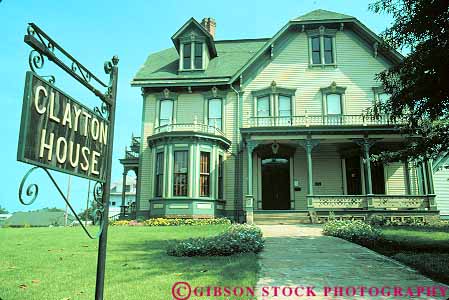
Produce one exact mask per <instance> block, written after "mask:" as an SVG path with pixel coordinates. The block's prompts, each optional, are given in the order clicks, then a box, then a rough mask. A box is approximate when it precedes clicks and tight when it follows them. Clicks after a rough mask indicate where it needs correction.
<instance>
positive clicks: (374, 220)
mask: <svg viewBox="0 0 449 300" xmlns="http://www.w3.org/2000/svg"><path fill="white" fill-rule="evenodd" d="M386 223H387V219H386V218H385V217H384V216H382V215H372V216H371V217H370V218H369V219H368V224H370V225H372V226H384V225H385V224H386Z"/></svg>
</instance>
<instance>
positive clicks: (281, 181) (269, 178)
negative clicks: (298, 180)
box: [262, 159, 290, 210]
mask: <svg viewBox="0 0 449 300" xmlns="http://www.w3.org/2000/svg"><path fill="white" fill-rule="evenodd" d="M262 208H263V209H267V210H285V209H290V162H289V160H288V159H274V160H273V159H264V160H263V161H262Z"/></svg>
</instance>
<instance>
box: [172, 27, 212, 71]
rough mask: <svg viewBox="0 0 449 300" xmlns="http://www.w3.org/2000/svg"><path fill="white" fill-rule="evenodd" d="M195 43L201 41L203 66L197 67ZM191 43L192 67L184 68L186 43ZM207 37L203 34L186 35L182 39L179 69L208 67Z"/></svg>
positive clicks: (202, 68)
mask: <svg viewBox="0 0 449 300" xmlns="http://www.w3.org/2000/svg"><path fill="white" fill-rule="evenodd" d="M195 43H201V44H202V47H201V51H202V53H201V57H202V59H201V68H200V69H197V68H195ZM185 44H190V69H185V68H184V45H185ZM206 52H207V49H206V39H205V38H204V37H201V36H195V35H194V36H191V35H188V36H185V37H183V38H181V39H180V46H179V66H178V71H186V72H189V71H204V70H205V69H206Z"/></svg>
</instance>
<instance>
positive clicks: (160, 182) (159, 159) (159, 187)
mask: <svg viewBox="0 0 449 300" xmlns="http://www.w3.org/2000/svg"><path fill="white" fill-rule="evenodd" d="M155 181H156V185H155V196H156V197H162V191H163V186H164V153H163V152H158V153H157V154H156V174H155Z"/></svg>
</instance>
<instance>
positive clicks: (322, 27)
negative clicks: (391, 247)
mask: <svg viewBox="0 0 449 300" xmlns="http://www.w3.org/2000/svg"><path fill="white" fill-rule="evenodd" d="M249 26H250V25H249ZM215 28H216V22H215V20H214V19H212V18H205V19H203V20H202V22H201V23H199V22H198V21H196V20H195V19H194V18H191V19H190V20H188V21H187V22H186V23H185V24H184V25H183V26H182V27H181V28H180V29H179V30H178V31H177V32H176V33H174V34H173V36H172V37H171V39H172V41H173V44H174V47H172V48H170V49H165V50H162V51H160V52H157V53H153V54H150V55H149V57H148V58H147V60H146V61H145V63H144V65H143V66H142V67H141V69H140V70H138V72H137V74H136V75H135V77H134V79H133V80H132V82H131V85H132V86H134V87H139V88H141V91H142V132H141V139H140V140H139V146H138V151H137V152H138V154H137V155H134V156H133V155H131V156H129V157H127V158H125V159H124V160H122V163H123V164H124V165H125V168H126V170H131V169H132V170H136V172H137V174H138V187H137V194H138V195H137V201H136V208H135V209H136V212H137V215H138V216H143V217H146V218H148V217H159V216H162V217H188V218H192V217H193V218H208V217H217V216H227V217H230V218H233V219H234V220H236V221H240V222H243V221H246V222H256V223H263V222H280V223H287V222H300V221H303V222H310V221H311V222H314V221H319V220H322V219H326V218H328V217H329V214H333V215H335V216H336V217H337V218H360V219H364V218H367V217H369V216H370V215H373V214H382V215H385V216H387V217H389V218H408V217H410V216H417V217H424V216H425V215H428V214H437V213H438V211H437V209H436V206H435V203H434V198H435V197H434V195H433V194H434V191H433V179H432V166H431V164H430V163H429V162H426V161H423V162H421V163H418V164H412V163H410V162H408V161H398V162H395V163H390V164H376V163H374V162H372V161H371V160H370V155H372V154H375V153H379V152H380V151H383V150H385V149H394V148H398V147H402V146H403V143H404V141H405V139H406V138H407V136H405V135H403V134H401V132H400V131H399V129H398V126H397V125H398V124H397V123H395V122H391V120H390V119H389V118H388V117H380V118H374V117H373V116H371V115H370V114H369V113H368V111H369V108H370V107H372V105H373V103H374V102H375V101H384V100H385V99H386V98H387V97H388V95H387V94H386V93H384V92H383V89H382V86H381V85H380V84H379V82H378V81H376V79H375V76H376V74H377V73H379V72H381V71H382V70H385V69H386V68H388V67H389V66H391V65H394V64H395V63H398V62H399V61H400V60H401V59H402V56H401V54H399V53H398V52H396V51H393V50H384V49H381V48H380V47H379V45H380V43H381V40H380V38H379V37H378V36H377V35H376V34H375V33H374V32H372V31H371V30H370V29H369V28H367V27H366V26H365V25H364V24H362V23H361V22H360V21H359V20H357V19H356V18H355V17H352V16H348V15H344V14H340V13H335V12H330V11H325V10H315V11H312V12H310V13H307V14H305V15H303V16H300V17H298V18H295V19H292V20H290V21H289V22H288V23H287V24H286V25H285V26H284V27H282V28H281V29H280V30H279V31H278V32H277V33H276V34H275V35H274V36H272V37H270V38H263V39H240V40H218V39H216V37H215ZM167 38H168V37H167ZM396 122H400V120H397V121H396ZM125 176H126V175H125Z"/></svg>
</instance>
